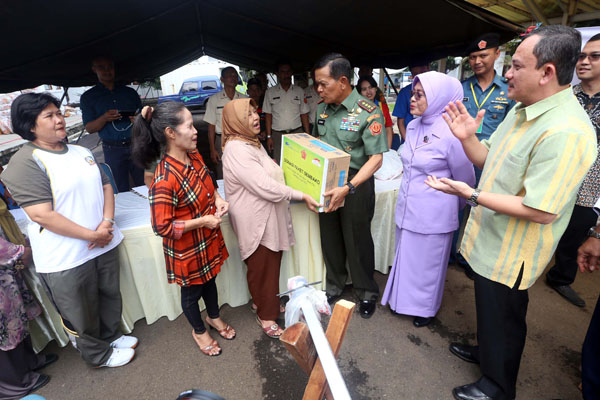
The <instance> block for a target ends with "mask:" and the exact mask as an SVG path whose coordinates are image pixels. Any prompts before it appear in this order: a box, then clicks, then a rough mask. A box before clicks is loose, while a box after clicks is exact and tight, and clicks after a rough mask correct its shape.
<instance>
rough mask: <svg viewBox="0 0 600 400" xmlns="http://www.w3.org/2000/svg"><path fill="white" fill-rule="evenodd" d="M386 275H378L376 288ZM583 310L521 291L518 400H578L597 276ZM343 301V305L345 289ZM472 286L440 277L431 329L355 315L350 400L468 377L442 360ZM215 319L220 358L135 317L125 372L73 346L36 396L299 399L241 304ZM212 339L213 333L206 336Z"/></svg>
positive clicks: (464, 324)
mask: <svg viewBox="0 0 600 400" xmlns="http://www.w3.org/2000/svg"><path fill="white" fill-rule="evenodd" d="M386 279H387V276H385V275H382V274H379V273H377V280H378V282H379V285H380V287H381V288H383V286H384V284H385V282H386ZM574 287H575V289H576V290H578V291H579V292H580V293H582V294H583V297H584V299H585V300H586V301H587V303H588V306H587V307H586V308H584V309H578V308H576V307H574V306H572V305H570V304H568V303H567V302H566V301H564V300H563V299H562V298H560V297H559V296H558V295H557V294H556V293H555V292H553V291H552V290H551V289H549V288H548V287H547V286H545V284H544V283H542V282H539V283H538V284H536V285H535V286H534V287H533V288H532V289H531V291H530V305H529V315H528V324H529V334H528V339H527V344H526V347H525V353H524V355H523V360H522V364H521V371H520V375H519V383H518V395H519V396H518V398H519V399H579V398H580V392H579V389H578V388H577V385H578V384H579V365H580V349H581V343H582V341H583V338H584V335H585V331H586V329H587V325H588V323H589V319H590V318H591V312H592V307H593V304H594V303H595V300H596V298H597V296H598V292H599V290H598V288H600V274H595V275H591V276H590V275H585V276H579V277H578V279H577V281H576V282H575V284H574ZM345 297H346V298H348V299H350V300H351V299H352V294H351V292H350V290H347V291H346V293H345ZM473 298H474V295H473V283H472V281H470V280H469V279H467V278H466V277H465V276H464V274H463V273H462V272H461V271H460V270H459V269H458V268H456V267H454V266H451V267H450V268H449V271H448V278H447V283H446V290H445V293H444V300H443V304H442V308H441V310H440V312H439V314H438V316H437V318H436V320H435V321H434V323H433V324H432V325H430V326H429V327H426V328H415V327H413V325H412V319H411V318H410V317H398V316H393V315H392V314H391V313H390V312H389V311H388V309H387V307H381V306H379V307H378V309H377V312H376V313H375V315H374V316H373V318H371V319H370V320H364V319H362V318H360V317H359V316H358V315H355V316H354V318H353V319H352V321H351V324H350V327H349V330H348V334H347V336H346V339H345V341H344V345H343V347H342V351H341V354H340V357H339V364H340V366H341V371H342V374H343V376H344V378H345V380H346V382H347V385H348V387H349V389H350V392H351V395H352V398H353V399H355V400H359V399H365V400H366V399H451V398H452V395H451V393H450V390H451V389H452V387H454V386H457V385H460V384H464V383H469V382H472V381H475V380H476V379H477V378H478V368H477V366H476V365H473V364H468V363H465V362H463V361H461V360H459V359H458V358H456V357H454V356H453V355H451V354H450V353H449V351H448V344H449V343H450V342H452V341H471V342H472V341H473V340H474V338H475V307H474V301H473ZM222 316H223V318H224V319H225V320H227V321H228V322H230V323H231V324H232V325H233V326H234V327H235V328H236V329H237V331H238V337H237V338H236V339H235V340H233V341H225V340H220V343H221V346H222V348H223V354H222V355H221V356H219V357H217V358H208V357H206V356H204V355H202V354H201V353H200V352H199V351H198V349H197V348H195V345H194V342H193V340H192V337H191V332H190V331H191V328H190V326H189V325H188V323H187V321H186V319H185V318H184V317H183V316H180V317H179V318H177V319H176V320H175V321H168V320H167V319H166V318H162V319H161V320H159V321H158V322H156V323H154V324H152V325H146V323H145V321H144V320H142V321H139V322H138V323H137V324H136V325H135V330H134V334H135V335H137V336H138V337H139V338H140V345H139V347H138V350H137V354H136V358H135V359H134V360H133V362H132V363H131V364H130V365H128V366H125V367H121V368H115V369H108V368H104V369H99V370H98V369H93V368H90V367H88V366H87V365H86V364H85V363H84V362H83V361H82V360H81V359H80V358H79V355H78V353H77V351H76V350H74V349H73V348H71V347H70V346H69V347H65V348H58V347H57V346H56V344H55V343H54V342H52V343H51V344H50V345H49V346H48V350H49V351H54V352H57V353H59V355H60V360H59V361H58V362H57V363H55V364H53V365H52V366H50V367H48V368H47V369H46V371H45V372H46V373H48V374H49V375H51V376H52V380H51V382H50V383H49V384H48V385H47V386H46V387H44V388H43V389H42V390H40V392H39V394H41V395H43V396H45V397H46V398H48V399H50V400H55V399H57V400H58V399H61V400H63V399H64V400H68V399H77V400H79V399H89V400H93V399H130V398H139V399H175V398H176V397H177V395H178V394H179V393H180V392H182V391H184V390H186V389H190V388H198V389H204V390H210V391H212V392H214V393H218V394H220V395H221V396H223V397H225V398H226V399H245V400H254V399H256V400H259V399H301V398H302V392H303V388H304V386H305V385H306V382H307V378H306V377H305V376H304V374H303V372H302V371H301V370H300V368H299V367H298V366H297V365H296V364H295V362H294V361H293V359H292V358H291V357H290V356H289V355H288V354H287V352H286V350H285V348H284V347H283V345H282V344H281V343H279V342H278V341H275V340H272V339H269V338H267V337H266V336H265V335H263V334H262V333H261V332H260V330H259V328H258V326H257V325H256V323H255V321H254V314H253V313H252V312H250V307H249V305H246V306H241V307H236V308H231V307H229V306H227V305H225V306H224V307H223V308H222ZM215 337H216V336H215Z"/></svg>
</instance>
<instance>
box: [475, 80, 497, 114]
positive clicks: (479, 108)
mask: <svg viewBox="0 0 600 400" xmlns="http://www.w3.org/2000/svg"><path fill="white" fill-rule="evenodd" d="M492 85H493V83H492ZM493 91H494V88H492V90H490V92H489V93H488V95H487V96H485V99H483V102H482V103H481V105H479V102H478V101H477V96H475V90H474V89H473V82H471V93H473V99H474V100H475V105H476V106H477V110H481V107H483V105H484V104H485V102H486V101H487V99H488V98H489V97H490V95H491V94H492V92H493Z"/></svg>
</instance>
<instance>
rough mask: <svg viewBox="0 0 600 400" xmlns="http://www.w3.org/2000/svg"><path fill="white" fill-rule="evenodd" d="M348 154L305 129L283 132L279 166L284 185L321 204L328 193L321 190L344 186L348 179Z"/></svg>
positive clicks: (326, 199)
mask: <svg viewBox="0 0 600 400" xmlns="http://www.w3.org/2000/svg"><path fill="white" fill-rule="evenodd" d="M349 166H350V154H348V153H346V152H344V151H342V150H340V149H337V148H335V147H333V146H332V145H330V144H327V143H325V142H323V141H321V140H319V139H317V138H314V137H312V136H310V135H308V134H306V133H294V134H290V135H283V136H282V138H281V167H282V168H283V174H284V176H285V183H286V185H288V186H290V187H293V188H294V189H297V190H300V191H302V192H304V193H306V194H308V195H309V196H311V197H312V198H313V199H315V200H316V201H317V202H319V203H320V204H323V205H324V207H321V208H320V209H319V211H320V212H323V211H325V209H326V208H327V207H328V206H329V197H328V198H325V197H324V196H323V193H325V192H327V191H328V190H331V189H333V188H335V187H340V186H344V185H345V184H346V180H347V179H348V167H349Z"/></svg>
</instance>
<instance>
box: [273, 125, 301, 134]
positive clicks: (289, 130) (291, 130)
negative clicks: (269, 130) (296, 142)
mask: <svg viewBox="0 0 600 400" xmlns="http://www.w3.org/2000/svg"><path fill="white" fill-rule="evenodd" d="M298 129H302V127H301V126H299V127H297V128H294V129H284V130H281V131H280V130H278V129H273V130H274V131H276V132H281V133H293V132H294V131H297V130H298Z"/></svg>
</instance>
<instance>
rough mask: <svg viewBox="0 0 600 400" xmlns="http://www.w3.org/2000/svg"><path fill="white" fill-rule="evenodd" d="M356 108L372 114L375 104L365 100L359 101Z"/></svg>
mask: <svg viewBox="0 0 600 400" xmlns="http://www.w3.org/2000/svg"><path fill="white" fill-rule="evenodd" d="M358 106H359V107H360V108H362V109H363V110H365V111H367V112H373V110H375V109H376V108H377V106H376V105H375V104H373V103H371V102H370V101H367V100H359V101H358Z"/></svg>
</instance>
